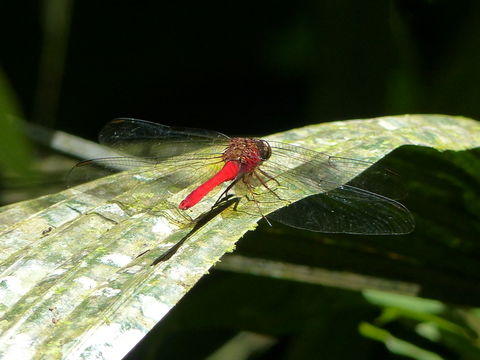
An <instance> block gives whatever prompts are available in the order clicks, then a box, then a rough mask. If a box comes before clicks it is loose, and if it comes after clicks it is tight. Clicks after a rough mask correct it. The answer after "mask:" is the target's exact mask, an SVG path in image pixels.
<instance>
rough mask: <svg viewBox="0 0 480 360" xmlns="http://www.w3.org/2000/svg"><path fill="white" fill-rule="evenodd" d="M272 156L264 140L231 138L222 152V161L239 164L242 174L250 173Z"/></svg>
mask: <svg viewBox="0 0 480 360" xmlns="http://www.w3.org/2000/svg"><path fill="white" fill-rule="evenodd" d="M271 154H272V149H271V148H270V145H269V144H268V142H266V141H265V140H259V139H249V138H232V139H231V140H230V144H229V145H228V147H227V148H226V149H225V151H224V152H223V156H222V158H223V161H225V162H228V161H236V162H239V163H240V164H241V165H242V167H243V169H242V170H243V171H244V172H247V173H248V172H252V171H253V170H255V168H256V167H257V166H258V165H260V164H261V163H262V162H263V161H265V160H268V158H270V156H271Z"/></svg>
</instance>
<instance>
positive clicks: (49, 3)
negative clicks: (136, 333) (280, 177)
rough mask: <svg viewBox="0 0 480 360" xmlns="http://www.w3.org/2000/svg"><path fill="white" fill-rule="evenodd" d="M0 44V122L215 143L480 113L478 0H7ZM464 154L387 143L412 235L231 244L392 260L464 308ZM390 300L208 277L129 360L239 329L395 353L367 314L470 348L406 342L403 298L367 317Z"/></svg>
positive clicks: (287, 236)
mask: <svg viewBox="0 0 480 360" xmlns="http://www.w3.org/2000/svg"><path fill="white" fill-rule="evenodd" d="M0 46H1V48H0V49H1V50H0V66H1V68H0V75H1V77H2V78H4V80H5V79H6V80H7V81H3V83H0V85H1V86H0V115H3V114H7V115H8V113H9V111H10V112H13V113H15V114H16V115H19V116H20V117H22V118H23V119H26V120H28V121H30V122H34V123H38V124H41V125H44V126H48V127H50V128H52V129H56V130H58V129H59V130H65V131H68V132H71V133H73V134H76V135H79V136H83V137H87V138H90V139H94V138H95V137H96V134H97V133H98V131H99V129H100V128H101V127H102V126H103V125H104V124H105V123H106V122H108V121H109V120H111V119H112V118H115V117H125V116H127V117H136V118H140V119H145V120H150V121H155V122H159V123H163V124H167V125H176V126H193V127H202V128H209V129H214V130H218V131H221V132H224V133H227V134H229V135H235V134H244V135H262V134H269V133H273V132H276V131H281V130H287V129H291V128H294V127H299V126H304V125H307V124H315V123H320V122H325V121H334V120H343V119H353V118H364V117H376V116H384V115H391V114H405V113H443V114H452V115H463V116H467V117H472V118H476V119H480V101H479V94H480V91H479V90H478V89H479V84H480V71H479V65H480V2H478V1H475V0H457V1H453V0H452V1H447V0H396V1H394V0H390V1H354V0H350V1H347V0H337V1H326V0H321V1H297V2H282V1H263V2H245V1H244V2H235V3H233V2H232V3H226V2H221V1H217V2H207V3H205V2H154V1H151V2H147V1H140V2H127V1H107V0H102V1H92V0H90V1H88V0H78V1H75V2H74V1H73V0H44V1H5V0H4V1H0ZM0 80H1V78H0ZM5 94H7V95H8V96H6V95H5ZM2 96H3V97H2ZM4 98H5V99H7V98H8V99H10V100H9V101H5V100H3V99H4ZM2 101H3V102H2ZM3 104H7V105H8V106H9V107H7V106H4V105H3ZM12 104H13V105H12ZM2 106H4V108H2ZM1 121H3V117H2V118H1V119H0V123H1ZM3 135H4V134H1V133H0V152H2V156H3V157H6V155H5V152H4V145H3V143H4V142H5V140H6V139H5V138H2V136H3ZM12 141H16V140H12ZM2 146H3V147H2ZM0 158H1V156H0ZM478 158H479V157H478V152H477V154H476V156H474V155H472V154H463V153H462V154H461V153H453V152H451V153H448V154H438V153H436V152H435V151H434V150H429V151H427V150H425V149H423V150H422V149H413V150H412V149H410V151H407V150H405V152H401V151H399V152H397V158H396V159H397V163H402V164H403V168H404V169H405V168H406V169H408V171H407V172H405V171H404V173H407V174H408V182H409V184H407V187H409V190H410V194H411V195H410V197H409V198H408V199H407V200H406V202H405V204H406V205H407V207H409V208H410V209H412V212H413V213H414V215H415V218H416V221H417V230H416V231H415V233H414V234H413V235H412V236H410V235H407V236H405V237H396V238H395V240H394V241H393V240H392V239H391V237H390V239H385V238H380V237H377V238H370V239H366V238H361V239H360V240H359V239H358V237H356V238H353V237H349V238H348V237H347V238H344V237H341V236H338V237H332V236H328V235H325V236H324V235H321V234H312V233H308V234H307V233H306V232H300V231H297V230H289V229H284V228H283V227H281V226H280V227H279V226H275V227H273V228H269V227H267V226H260V229H259V230H257V231H255V232H250V233H249V234H248V235H247V236H245V237H244V238H243V239H242V241H240V242H239V246H238V249H237V252H236V253H235V254H246V255H247V256H252V257H259V258H262V257H265V258H268V257H270V258H272V259H274V260H278V261H285V262H292V263H297V264H308V265H311V266H318V267H322V268H327V269H333V270H339V271H343V270H345V269H346V270H350V271H352V272H354V273H362V272H363V273H364V274H365V273H366V274H367V275H371V276H387V275H386V273H387V270H388V272H389V273H388V276H390V275H391V278H393V279H394V280H398V279H399V280H407V281H414V282H416V283H420V284H421V285H422V289H424V291H425V293H423V294H422V295H424V296H426V297H432V298H435V299H440V300H442V301H445V302H447V303H448V302H449V301H451V302H457V303H458V302H460V303H462V304H467V305H473V306H478V299H479V296H480V295H478V291H477V290H476V289H477V288H478V286H477V285H478V274H479V273H480V272H479V268H480V267H479V264H480V263H479V262H478V259H477V258H478V254H479V253H480V252H479V251H480V250H479V249H478V240H477V239H478V234H479V230H480V227H479V225H478V214H479V211H480V210H479V209H478V201H477V199H478V184H479V180H478V176H477V175H475V174H477V173H478V172H476V170H472V169H476V168H475V166H477V168H478ZM419 164H420V165H419ZM475 164H477V165H475ZM419 167H420V168H421V169H422V170H423V171H424V172H423V173H422V172H421V171H417V169H419ZM393 168H394V169H397V168H400V169H401V168H402V166H394V167H393ZM425 174H427V175H425ZM432 174H435V175H434V176H436V178H435V181H431V179H432ZM58 178H60V177H58ZM2 180H4V179H3V178H2ZM411 184H414V186H411ZM432 204H434V206H432ZM432 210H433V211H432ZM464 224H465V225H464ZM272 244H273V245H272ZM305 248H308V251H303V249H305ZM359 248H361V249H360V250H359ZM432 249H434V251H432ZM392 274H393V275H392ZM425 289H426V290H425ZM451 289H464V290H465V293H467V292H468V291H470V292H469V294H474V296H473V295H472V296H469V295H465V296H463V294H464V292H462V291H456V290H455V291H452V290H451ZM462 298H464V299H463V301H459V299H460V300H461V299H462ZM417 300H418V301H420V300H419V299H417ZM393 303H395V302H393ZM392 308H393V309H394V310H395V311H399V310H398V309H397V308H395V306H392V307H390V306H389V305H388V304H387V305H384V306H383V307H382V306H377V304H375V303H373V304H372V303H370V302H369V301H367V300H366V299H365V298H364V297H362V295H361V293H360V292H354V291H348V290H345V289H338V288H333V287H331V288H329V287H326V286H325V287H324V286H318V285H308V284H301V283H297V282H293V281H291V282H289V281H284V280H273V279H271V278H263V277H259V276H257V277H255V276H251V275H242V274H232V273H229V272H221V271H215V270H213V274H212V275H209V276H206V277H204V278H203V279H202V280H201V281H200V282H199V284H197V286H195V288H194V289H193V290H192V291H191V292H190V293H189V294H188V295H187V296H186V297H185V298H184V299H182V301H181V302H180V303H179V304H178V305H177V306H176V308H175V309H174V310H173V311H172V312H171V313H170V314H169V315H168V316H167V317H166V318H165V320H164V321H162V323H160V324H159V326H157V327H156V328H155V330H154V331H153V332H152V334H151V336H149V337H147V338H146V339H145V340H144V341H143V342H142V344H140V345H139V347H138V348H137V349H136V350H135V352H133V353H132V354H131V355H130V359H136V358H139V357H141V358H152V359H153V358H156V357H157V354H160V355H162V358H172V359H178V358H182V356H183V358H190V359H193V358H204V356H207V355H209V354H211V353H213V352H215V351H216V350H217V349H218V348H220V347H221V346H223V344H225V343H226V342H228V341H229V340H230V339H232V338H234V337H235V335H236V334H238V332H240V331H247V332H252V333H256V334H266V335H268V336H269V337H271V338H273V339H275V341H274V345H271V346H270V347H269V346H266V349H267V350H265V352H264V353H263V357H260V355H259V356H258V358H259V359H260V358H262V359H270V358H271V359H280V358H282V359H299V358H306V359H307V358H308V359H310V358H314V356H315V355H318V354H319V351H323V353H322V355H323V356H324V357H323V358H325V359H330V358H332V359H352V358H355V359H363V358H364V359H390V358H391V359H403V358H406V357H402V356H400V355H398V354H397V355H395V354H393V352H394V351H393V352H390V351H389V350H387V348H386V347H385V346H384V343H385V344H386V343H387V340H385V339H384V341H382V340H379V339H378V338H377V339H375V337H374V335H375V333H373V335H372V333H369V334H366V333H362V334H363V335H362V334H361V331H360V330H359V324H360V323H362V322H364V321H367V322H369V323H373V324H376V325H377V326H378V327H379V328H381V329H382V330H384V329H387V330H388V331H390V332H391V333H392V334H395V335H396V336H397V337H398V338H399V339H405V341H408V342H409V344H410V343H412V344H416V345H417V346H418V347H419V348H421V349H427V350H429V351H431V352H433V353H436V354H439V355H441V356H442V357H443V358H445V359H469V358H472V359H474V358H476V357H475V356H477V355H478V354H480V350H479V349H478V346H477V345H476V344H477V340H476V335H475V336H472V337H471V338H470V337H465V338H461V339H460V340H459V338H458V337H456V336H457V334H454V336H453V335H452V334H449V335H448V336H451V338H449V337H448V336H446V335H445V334H443V335H444V336H446V339H447V340H449V339H450V341H451V343H450V344H447V345H445V343H440V344H439V343H436V342H434V341H432V342H429V341H427V340H426V339H425V338H424V337H420V336H418V334H417V333H416V330H417V325H418V322H419V320H418V319H419V316H420V315H418V314H417V313H414V311H416V310H418V309H417V308H415V307H412V309H408V310H405V313H403V314H402V317H401V319H400V320H398V319H395V321H392V322H390V323H388V322H387V323H386V325H385V324H384V323H382V322H381V321H380V322H378V320H379V317H381V315H382V314H384V313H383V312H382V311H385V312H386V311H391V310H392ZM461 310H462V311H463V310H464V309H463V308H462V309H461ZM459 311H460V310H459V309H458V308H457V307H447V306H446V310H445V311H444V312H443V313H442V314H441V316H440V315H438V318H433V317H429V316H431V314H429V313H428V312H426V313H421V316H423V318H422V319H427V320H429V321H433V322H435V321H437V320H438V324H441V323H442V322H443V321H444V320H445V319H447V320H449V321H456V323H457V324H458V323H463V322H465V321H467V320H468V321H472V322H474V324H473V325H472V324H470V325H469V326H470V327H471V328H472V329H477V330H478V329H480V325H479V324H478V323H479V321H478V318H477V319H476V320H475V321H476V323H475V321H473V320H472V318H471V317H469V315H468V314H467V315H465V316H464V317H461V316H459ZM465 318H467V320H465ZM439 319H440V320H439ZM427 320H425V321H427ZM475 324H476V325H475ZM472 331H473V330H472ZM473 332H474V331H473ZM477 334H478V331H477ZM367 338H369V339H367ZM372 339H375V340H377V341H373V340H372ZM390 340H391V339H390ZM185 344H189V345H190V346H185ZM451 344H456V345H451ZM138 354H140V355H138ZM160 355H158V356H160ZM469 356H470V357H469ZM251 358H252V359H253V358H254V357H253V356H252V357H251ZM418 358H421V357H418ZM477 358H478V357H477Z"/></svg>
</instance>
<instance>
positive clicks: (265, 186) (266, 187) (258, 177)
mask: <svg viewBox="0 0 480 360" xmlns="http://www.w3.org/2000/svg"><path fill="white" fill-rule="evenodd" d="M259 171H260V172H261V173H262V175H265V176H266V177H268V178H269V179H271V180H274V181H275V182H276V183H277V184H278V185H280V184H279V182H278V181H277V180H276V179H275V178H272V177H271V176H270V175H268V174H267V173H266V172H264V171H262V170H260V169H259ZM253 175H254V176H255V177H256V178H257V180H258V181H260V183H261V184H262V185H263V187H264V188H265V189H267V190H268V191H270V192H271V193H272V194H273V195H274V196H275V197H276V198H277V199H278V200H280V201H287V200H285V199H282V198H281V197H280V196H278V194H277V193H276V192H275V191H273V190H272V189H270V188H269V187H268V185H267V183H266V182H265V181H263V179H262V178H261V177H260V176H258V174H257V173H256V172H255V171H254V172H253Z"/></svg>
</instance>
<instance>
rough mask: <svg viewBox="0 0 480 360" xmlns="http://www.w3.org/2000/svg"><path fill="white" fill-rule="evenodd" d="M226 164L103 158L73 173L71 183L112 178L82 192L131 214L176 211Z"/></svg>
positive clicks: (207, 160) (214, 160)
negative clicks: (188, 194) (181, 203)
mask: <svg viewBox="0 0 480 360" xmlns="http://www.w3.org/2000/svg"><path fill="white" fill-rule="evenodd" d="M223 164H224V163H223V161H222V159H221V158H215V157H210V158H205V159H198V158H194V159H192V158H188V159H187V158H182V157H179V159H176V160H175V161H174V160H173V159H172V160H167V161H162V162H158V163H157V162H155V160H154V159H138V158H128V157H118V158H103V159H95V160H88V161H84V162H81V163H79V164H77V165H76V166H75V167H74V168H73V169H72V170H71V171H70V174H69V176H68V182H69V185H75V184H77V183H83V182H85V181H87V180H91V179H92V178H98V177H103V176H105V175H112V176H109V177H106V178H104V179H102V183H101V184H99V185H98V186H85V189H83V190H82V189H81V191H86V192H88V193H90V194H92V195H95V196H96V197H100V198H103V199H104V200H107V201H114V202H115V203H117V204H119V205H121V207H122V208H123V209H124V210H126V211H128V212H129V213H130V214H135V213H139V212H145V211H148V212H157V211H160V210H165V209H168V208H176V207H177V205H178V204H179V203H180V201H181V200H182V199H183V197H185V196H186V195H187V193H188V191H191V190H192V189H193V188H194V187H195V186H197V185H200V184H201V183H203V182H204V181H206V180H207V179H209V178H210V177H212V176H213V175H214V174H215V173H217V172H218V171H219V170H220V169H221V167H222V166H223ZM91 184H92V185H93V184H95V183H91Z"/></svg>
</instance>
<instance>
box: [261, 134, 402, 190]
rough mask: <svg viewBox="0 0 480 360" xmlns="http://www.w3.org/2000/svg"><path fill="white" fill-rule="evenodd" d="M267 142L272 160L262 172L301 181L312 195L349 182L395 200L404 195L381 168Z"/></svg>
mask: <svg viewBox="0 0 480 360" xmlns="http://www.w3.org/2000/svg"><path fill="white" fill-rule="evenodd" d="M269 143H270V145H271V146H272V157H271V158H270V159H269V160H268V161H267V162H265V163H264V164H262V169H265V171H266V172H268V173H269V174H270V175H272V176H274V177H275V178H278V179H279V178H282V177H284V178H285V180H286V181H292V180H293V181H295V182H302V183H303V186H304V187H307V188H308V187H312V190H313V191H315V192H325V191H329V190H332V189H334V188H337V187H339V186H341V185H344V184H346V183H349V184H350V185H351V186H355V187H358V188H361V189H364V190H368V191H370V192H374V193H377V194H381V195H384V196H387V197H391V198H394V199H399V198H402V197H404V196H405V194H406V190H405V188H404V186H403V184H402V182H401V179H400V177H399V176H398V175H397V174H395V173H394V172H392V171H391V170H389V169H386V168H384V167H382V166H381V165H378V164H374V163H371V162H368V161H362V160H356V159H350V158H343V157H336V156H331V155H328V154H325V153H321V152H318V151H313V150H309V149H306V148H303V147H300V146H295V145H290V144H284V143H277V142H269ZM360 174H361V175H360ZM359 175H360V176H359Z"/></svg>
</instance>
